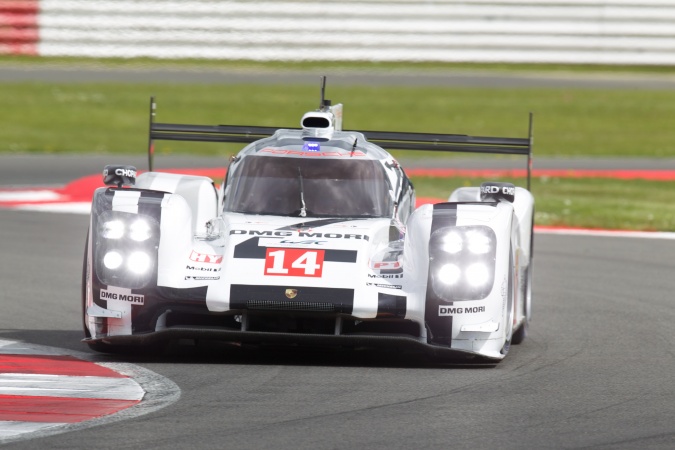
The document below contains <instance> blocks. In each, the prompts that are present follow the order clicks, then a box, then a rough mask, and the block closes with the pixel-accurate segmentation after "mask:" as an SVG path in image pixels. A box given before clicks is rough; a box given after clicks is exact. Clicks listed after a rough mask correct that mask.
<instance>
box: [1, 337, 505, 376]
mask: <svg viewBox="0 0 675 450" xmlns="http://www.w3.org/2000/svg"><path fill="white" fill-rule="evenodd" d="M0 339H8V340H13V341H20V342H27V343H31V344H37V345H44V346H49V347H58V348H63V349H68V350H72V351H76V352H82V353H87V354H89V355H90V358H91V360H93V361H97V362H127V363H134V364H157V363H171V364H218V365H224V364H235V365H265V366H269V365H278V366H317V367H318V366H321V367H384V368H445V369H447V368H453V369H490V368H494V367H496V366H497V363H495V362H493V361H485V360H475V361H474V360H472V361H466V360H452V359H444V360H442V361H439V360H434V359H431V358H430V357H428V356H427V355H419V354H412V353H406V352H401V351H399V350H397V349H395V348H392V349H384V350H383V349H368V348H337V347H328V348H326V347H308V346H270V345H240V344H237V343H231V342H222V341H212V340H205V341H195V340H192V339H182V340H178V341H170V342H169V343H167V344H166V345H163V346H154V347H148V348H137V349H133V348H129V349H125V351H124V352H121V353H114V354H113V353H99V352H96V351H94V350H92V349H90V348H89V346H88V345H87V344H85V343H83V342H81V339H82V333H81V332H80V331H75V330H74V331H65V330H2V331H0Z"/></svg>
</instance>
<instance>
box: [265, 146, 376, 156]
mask: <svg viewBox="0 0 675 450" xmlns="http://www.w3.org/2000/svg"><path fill="white" fill-rule="evenodd" d="M303 150H304V148H303ZM260 153H272V154H274V155H294V156H318V157H334V156H338V157H350V156H352V157H354V156H366V154H365V153H363V152H362V151H360V150H354V151H353V152H351V153H350V152H344V153H340V152H318V151H300V150H285V149H283V148H272V147H268V148H264V149H262V150H260Z"/></svg>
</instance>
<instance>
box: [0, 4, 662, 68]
mask: <svg viewBox="0 0 675 450" xmlns="http://www.w3.org/2000/svg"><path fill="white" fill-rule="evenodd" d="M0 53H11V54H38V55H43V56H83V57H151V58H209V59H245V60H259V61H266V60H292V61H300V60H308V61H312V60H314V61H321V60H342V61H354V60H367V61H447V62H453V61H456V62H470V61H473V62H508V63H518V62H521V63H572V64H574V63H584V64H599V63H602V64H645V65H649V64H651V65H675V0H645V1H642V2H639V1H637V0H632V1H629V0H604V1H603V0H557V1H556V2H554V3H550V4H547V3H544V2H536V1H534V0H530V1H524V0H461V1H455V0H437V1H423V2H422V1H420V2H415V1H412V0H410V1H405V0H386V1H385V0H342V1H340V2H324V1H319V0H315V1H312V0H296V1H256V2H251V1H241V0H240V1H213V0H211V1H207V0H198V1H197V0H195V1H179V0H148V1H142V0H116V1H107V0H28V1H21V0H13V1H6V0H0Z"/></svg>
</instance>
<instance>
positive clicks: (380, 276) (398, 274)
mask: <svg viewBox="0 0 675 450" xmlns="http://www.w3.org/2000/svg"><path fill="white" fill-rule="evenodd" d="M368 278H403V274H401V273H395V274H377V275H372V274H370V273H369V274H368Z"/></svg>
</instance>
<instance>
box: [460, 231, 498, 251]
mask: <svg viewBox="0 0 675 450" xmlns="http://www.w3.org/2000/svg"><path fill="white" fill-rule="evenodd" d="M492 234H493V235H494V233H492ZM466 241H467V248H468V249H469V251H470V252H471V253H475V254H476V255H484V254H486V253H487V252H489V251H490V249H491V248H492V239H491V237H490V236H489V235H488V234H487V233H485V232H484V230H476V229H473V230H469V231H467V232H466Z"/></svg>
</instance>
